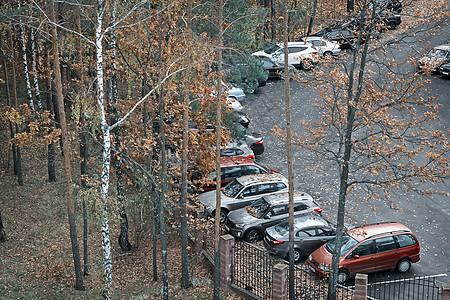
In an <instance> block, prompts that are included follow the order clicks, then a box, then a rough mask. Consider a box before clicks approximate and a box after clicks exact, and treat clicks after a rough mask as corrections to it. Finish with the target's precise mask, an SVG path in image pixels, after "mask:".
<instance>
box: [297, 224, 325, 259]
mask: <svg viewBox="0 0 450 300" xmlns="http://www.w3.org/2000/svg"><path fill="white" fill-rule="evenodd" d="M294 243H295V246H297V247H298V249H300V251H301V252H302V255H305V256H306V255H309V254H311V253H312V252H314V251H315V250H316V249H317V248H319V247H320V246H322V245H323V244H324V243H325V242H323V241H322V239H321V237H320V236H319V232H318V230H317V229H316V228H306V229H303V230H299V231H297V232H296V234H295V237H294Z"/></svg>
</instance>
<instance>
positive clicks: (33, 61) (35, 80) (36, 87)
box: [31, 30, 44, 113]
mask: <svg viewBox="0 0 450 300" xmlns="http://www.w3.org/2000/svg"><path fill="white" fill-rule="evenodd" d="M36 34H37V31H36V30H32V31H31V51H32V53H31V70H32V71H33V83H34V92H35V94H36V102H37V106H38V111H39V113H43V112H44V109H43V107H42V102H41V92H40V89H39V82H38V72H37V67H36V36H35V35H36Z"/></svg>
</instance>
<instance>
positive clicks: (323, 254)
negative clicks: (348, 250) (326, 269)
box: [311, 244, 333, 266]
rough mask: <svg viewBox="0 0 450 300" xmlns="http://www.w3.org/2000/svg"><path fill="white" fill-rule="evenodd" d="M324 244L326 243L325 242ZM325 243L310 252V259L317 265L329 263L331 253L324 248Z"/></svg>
mask: <svg viewBox="0 0 450 300" xmlns="http://www.w3.org/2000/svg"><path fill="white" fill-rule="evenodd" d="M325 245H326V244H325ZM325 245H323V246H322V247H320V248H319V249H317V250H316V251H314V252H313V253H312V254H311V257H312V259H313V260H314V261H315V262H316V263H318V264H319V265H325V266H326V265H328V266H329V265H331V260H332V258H333V255H332V254H331V253H330V252H328V251H327V249H325Z"/></svg>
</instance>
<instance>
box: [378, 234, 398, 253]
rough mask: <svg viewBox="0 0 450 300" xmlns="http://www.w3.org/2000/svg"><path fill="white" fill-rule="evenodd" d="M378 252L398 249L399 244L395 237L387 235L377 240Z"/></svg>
mask: <svg viewBox="0 0 450 300" xmlns="http://www.w3.org/2000/svg"><path fill="white" fill-rule="evenodd" d="M375 245H376V248H377V252H384V251H389V250H394V249H397V244H396V243H395V241H394V237H392V236H387V237H383V238H379V239H376V240H375Z"/></svg>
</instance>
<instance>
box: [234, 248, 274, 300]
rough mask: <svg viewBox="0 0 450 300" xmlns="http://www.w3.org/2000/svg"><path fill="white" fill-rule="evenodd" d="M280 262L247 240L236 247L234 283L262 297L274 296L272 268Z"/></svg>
mask: <svg viewBox="0 0 450 300" xmlns="http://www.w3.org/2000/svg"><path fill="white" fill-rule="evenodd" d="M278 262H279V260H277V259H276V258H274V257H273V256H271V255H268V253H267V251H265V250H263V249H260V248H258V247H256V246H254V245H252V244H249V243H247V242H237V241H236V243H235V247H234V277H233V279H232V284H233V285H234V286H236V287H239V288H241V289H243V290H245V291H247V292H249V293H251V294H253V295H255V296H256V297H257V298H261V299H270V298H272V269H273V266H274V265H276V264H277V263H278Z"/></svg>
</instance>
